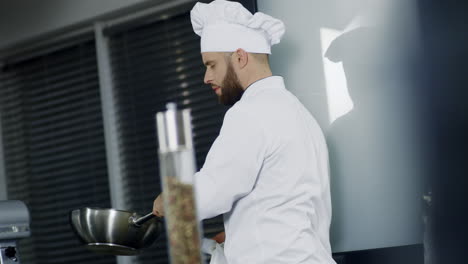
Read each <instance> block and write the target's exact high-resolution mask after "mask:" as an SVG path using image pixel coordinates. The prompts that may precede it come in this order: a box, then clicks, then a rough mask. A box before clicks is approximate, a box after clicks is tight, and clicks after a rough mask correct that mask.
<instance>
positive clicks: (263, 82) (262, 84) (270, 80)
mask: <svg viewBox="0 0 468 264" xmlns="http://www.w3.org/2000/svg"><path fill="white" fill-rule="evenodd" d="M274 87H277V88H284V79H283V77H281V76H275V75H273V76H269V77H265V78H262V79H259V80H256V81H255V82H253V83H251V84H250V85H249V86H247V88H245V91H244V94H243V95H242V98H241V100H242V99H244V98H248V97H250V96H255V94H257V93H258V92H260V91H262V90H264V89H270V88H274Z"/></svg>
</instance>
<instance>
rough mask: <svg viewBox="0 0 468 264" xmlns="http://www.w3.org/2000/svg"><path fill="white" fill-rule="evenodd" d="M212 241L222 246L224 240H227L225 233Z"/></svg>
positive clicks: (219, 234)
mask: <svg viewBox="0 0 468 264" xmlns="http://www.w3.org/2000/svg"><path fill="white" fill-rule="evenodd" d="M211 239H213V240H214V241H216V242H217V243H218V244H221V243H223V242H224V240H226V233H224V231H223V232H221V233H218V234H217V235H216V236H214V237H212V238H211Z"/></svg>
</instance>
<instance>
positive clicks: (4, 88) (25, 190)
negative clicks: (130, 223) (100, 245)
mask: <svg viewBox="0 0 468 264" xmlns="http://www.w3.org/2000/svg"><path fill="white" fill-rule="evenodd" d="M12 61H13V60H12ZM0 111H1V114H2V124H1V125H2V129H3V146H4V156H5V173H6V179H7V187H8V199H17V200H22V201H24V202H25V203H26V204H27V205H28V208H29V210H30V213H31V232H32V236H31V237H30V238H27V239H23V240H21V241H20V243H19V255H20V258H21V261H22V262H23V263H30V264H31V263H32V264H34V263H36V264H39V263H41V264H47V263H61V264H63V263H76V264H82V263H102V264H110V263H115V257H113V256H106V255H97V254H94V253H92V252H90V251H88V250H86V249H85V248H83V247H82V246H80V242H79V241H78V240H77V238H76V237H75V235H74V234H73V233H72V230H71V227H70V225H69V223H68V213H69V211H71V210H72V209H77V208H80V207H85V206H96V207H105V208H107V207H110V198H109V183H108V176H107V165H106V152H105V144H104V133H103V122H102V111H101V101H100V94H99V82H98V76H97V63H96V52H95V43H94V40H93V39H90V38H87V39H83V40H81V41H78V42H76V41H75V42H73V43H71V44H69V45H68V46H65V47H61V48H60V49H58V50H54V51H49V52H45V53H43V54H41V55H37V54H36V55H35V56H33V57H28V58H27V59H24V60H19V61H18V60H14V62H10V63H7V64H6V65H5V66H4V67H3V69H1V71H0Z"/></svg>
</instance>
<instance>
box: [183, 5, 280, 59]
mask: <svg viewBox="0 0 468 264" xmlns="http://www.w3.org/2000/svg"><path fill="white" fill-rule="evenodd" d="M190 16H191V19H192V26H193V30H194V31H195V33H196V34H197V35H199V36H200V37H201V43H200V46H201V52H233V51H236V50H237V49H238V48H242V49H244V50H245V51H247V52H251V53H266V54H271V46H272V45H275V44H277V43H279V42H280V40H281V37H282V36H283V34H284V32H285V27H284V23H283V22H282V21H281V20H279V19H276V18H273V17H271V16H269V15H266V14H264V13H261V12H257V13H255V14H254V15H252V13H250V12H249V11H248V10H247V9H245V7H243V6H242V5H241V4H240V3H238V2H231V1H226V0H215V1H213V2H211V3H209V4H204V3H197V4H195V6H194V7H193V9H192V11H191V12H190Z"/></svg>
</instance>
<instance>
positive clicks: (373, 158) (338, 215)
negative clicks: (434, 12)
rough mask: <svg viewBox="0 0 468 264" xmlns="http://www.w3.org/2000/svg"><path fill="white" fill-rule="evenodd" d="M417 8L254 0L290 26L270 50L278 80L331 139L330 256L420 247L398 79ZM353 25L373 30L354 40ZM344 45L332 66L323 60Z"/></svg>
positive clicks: (415, 181) (402, 84) (407, 119)
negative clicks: (331, 217)
mask: <svg viewBox="0 0 468 264" xmlns="http://www.w3.org/2000/svg"><path fill="white" fill-rule="evenodd" d="M413 4H414V1H391V0H390V1H385V0H372V1H355V0H327V1H311V0H293V1H284V0H258V7H259V11H261V12H264V13H267V14H269V15H272V16H274V17H277V18H280V19H282V20H283V21H284V22H285V24H286V34H285V37H284V40H282V42H281V43H280V44H279V45H277V46H275V47H274V48H273V50H272V56H271V64H272V68H273V72H274V74H278V75H282V76H284V77H285V81H286V85H287V88H288V89H289V90H290V91H292V92H293V93H294V94H295V95H296V96H297V97H298V98H299V100H301V101H302V102H303V104H304V105H305V106H306V107H307V108H308V109H309V110H310V112H311V113H312V114H313V115H314V116H315V117H316V119H317V120H318V121H319V123H320V125H321V126H322V129H323V130H324V132H325V134H326V136H327V141H328V145H329V149H330V165H331V185H332V188H331V189H332V203H333V220H332V228H331V242H332V248H333V250H334V252H343V251H352V250H362V249H370V248H382V247H391V246H401V245H408V244H414V243H421V241H422V239H421V223H422V220H421V215H420V207H419V206H420V199H421V187H422V184H421V166H420V165H421V164H420V160H419V156H418V148H417V147H415V146H417V144H418V142H417V141H415V136H416V135H415V134H417V129H418V125H417V123H416V120H415V119H414V116H413V113H412V110H411V106H412V104H413V103H414V101H412V99H411V98H410V93H409V92H410V91H411V82H410V75H409V76H407V75H405V72H404V71H401V67H402V66H404V65H405V58H407V55H408V54H406V53H409V54H410V53H411V52H410V51H411V48H412V46H413V45H415V42H413V41H408V40H411V39H412V38H414V37H415V36H416V35H415V33H416V31H415V30H414V29H415V28H416V24H415V23H414V20H415V14H414V13H412V12H413V11H414V8H412V5H413ZM358 16H360V17H361V18H362V19H357V18H356V17H358ZM388 17H390V18H391V20H389V19H387V18H388ZM353 24H354V25H366V26H371V28H370V30H368V31H364V33H356V32H359V31H351V30H350V29H352V28H353V26H352V25H353ZM403 29H405V30H403ZM348 31H349V34H347V35H345V34H343V32H348ZM400 35H404V36H400ZM338 36H341V38H340V39H341V40H342V41H337V42H333V43H335V48H334V49H333V50H334V52H332V53H330V54H331V55H333V56H335V57H338V58H340V59H338V60H339V61H337V62H333V61H331V60H329V59H328V58H325V56H324V53H325V52H326V51H327V49H328V48H329V46H330V44H331V43H332V41H333V40H335V39H336V38H337V37H338ZM387 42H391V44H387ZM403 44H404V45H403ZM335 60H337V59H336V58H335Z"/></svg>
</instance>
